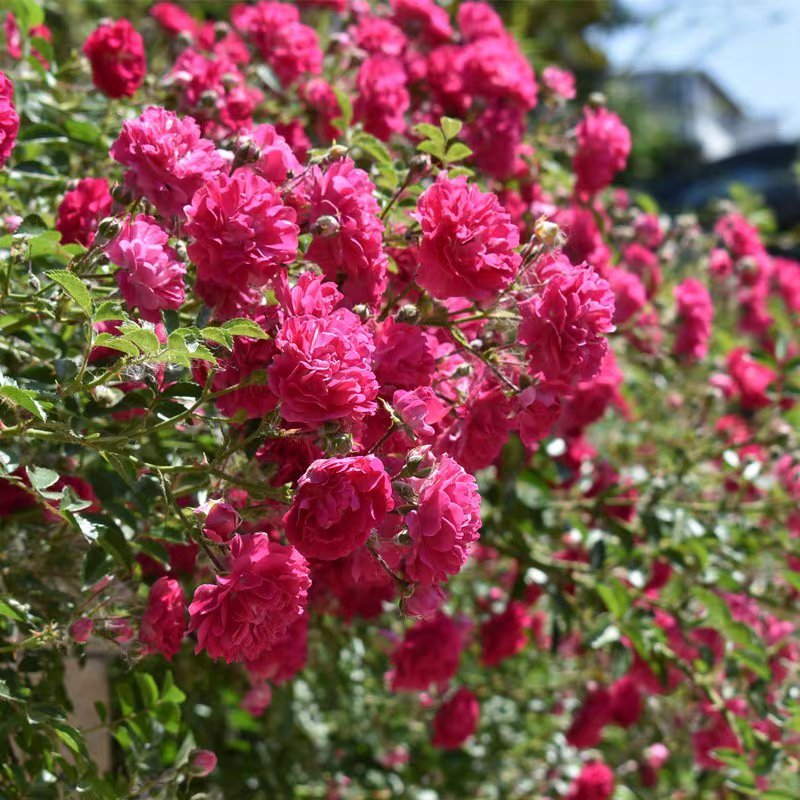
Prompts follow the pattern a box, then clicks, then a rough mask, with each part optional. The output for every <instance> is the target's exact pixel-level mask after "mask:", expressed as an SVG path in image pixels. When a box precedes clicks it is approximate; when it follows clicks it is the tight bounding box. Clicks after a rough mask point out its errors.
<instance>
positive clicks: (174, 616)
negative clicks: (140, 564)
mask: <svg viewBox="0 0 800 800" xmlns="http://www.w3.org/2000/svg"><path fill="white" fill-rule="evenodd" d="M185 615H186V601H185V599H184V597H183V589H182V588H181V585H180V583H178V581H176V580H175V579H174V578H168V577H167V576H166V575H165V576H164V577H163V578H159V579H158V580H157V581H156V582H155V583H154V584H153V585H152V586H151V587H150V594H149V595H148V598H147V608H146V609H145V612H144V615H143V616H142V624H141V627H140V629H139V641H141V643H142V645H144V651H145V653H161V655H163V656H164V658H166V659H167V661H172V657H173V656H174V655H175V653H177V652H178V650H180V649H181V641H182V639H183V633H184V631H185V630H186V619H185Z"/></svg>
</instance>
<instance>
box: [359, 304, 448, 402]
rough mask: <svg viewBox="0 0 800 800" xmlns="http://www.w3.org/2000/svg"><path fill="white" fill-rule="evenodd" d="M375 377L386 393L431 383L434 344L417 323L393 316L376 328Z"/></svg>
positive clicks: (433, 368) (434, 364)
mask: <svg viewBox="0 0 800 800" xmlns="http://www.w3.org/2000/svg"><path fill="white" fill-rule="evenodd" d="M374 336H375V377H376V378H377V379H378V383H380V385H381V389H382V390H383V391H384V393H385V394H387V395H388V394H391V392H392V391H394V390H395V389H415V388H417V387H418V386H430V384H431V379H432V377H433V373H434V370H435V369H436V362H435V360H434V345H433V343H432V342H431V340H430V339H429V337H428V335H427V334H426V333H425V332H424V331H423V330H422V329H421V328H420V327H419V326H418V325H409V324H408V323H406V322H396V321H395V320H394V319H393V318H392V317H389V318H388V319H386V320H384V321H383V322H379V323H378V324H377V325H376V327H375V334H374Z"/></svg>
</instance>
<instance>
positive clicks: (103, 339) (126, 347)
mask: <svg viewBox="0 0 800 800" xmlns="http://www.w3.org/2000/svg"><path fill="white" fill-rule="evenodd" d="M94 343H95V346H96V347H108V348H109V349H110V350H119V352H120V353H125V355H128V356H134V357H135V356H138V355H139V348H138V347H137V346H136V345H135V344H134V343H133V342H129V341H128V340H126V339H123V338H122V337H121V336H113V335H112V334H110V333H100V334H98V335H97V338H96V339H95V340H94Z"/></svg>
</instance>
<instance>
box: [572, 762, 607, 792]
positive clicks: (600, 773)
mask: <svg viewBox="0 0 800 800" xmlns="http://www.w3.org/2000/svg"><path fill="white" fill-rule="evenodd" d="M613 793H614V773H613V772H612V771H611V768H610V767H608V766H607V765H606V764H604V763H603V762H602V761H589V762H588V763H587V764H585V765H584V767H583V769H582V770H581V773H580V775H578V777H577V778H576V779H575V781H574V782H573V784H572V786H570V789H569V794H568V795H567V799H566V800H611V795H612V794H613Z"/></svg>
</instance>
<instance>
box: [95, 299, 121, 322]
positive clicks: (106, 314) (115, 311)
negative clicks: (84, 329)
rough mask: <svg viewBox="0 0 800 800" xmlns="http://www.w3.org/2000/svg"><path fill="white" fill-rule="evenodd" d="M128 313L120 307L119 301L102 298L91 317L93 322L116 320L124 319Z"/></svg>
mask: <svg viewBox="0 0 800 800" xmlns="http://www.w3.org/2000/svg"><path fill="white" fill-rule="evenodd" d="M127 317H128V315H127V314H126V313H125V311H124V310H123V309H122V306H120V304H119V303H115V302H113V301H112V300H104V301H103V302H102V303H100V305H99V306H97V308H96V309H95V312H94V315H93V316H92V319H93V320H94V321H95V322H116V321H118V320H120V321H123V322H124V321H125V320H126V319H127Z"/></svg>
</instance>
